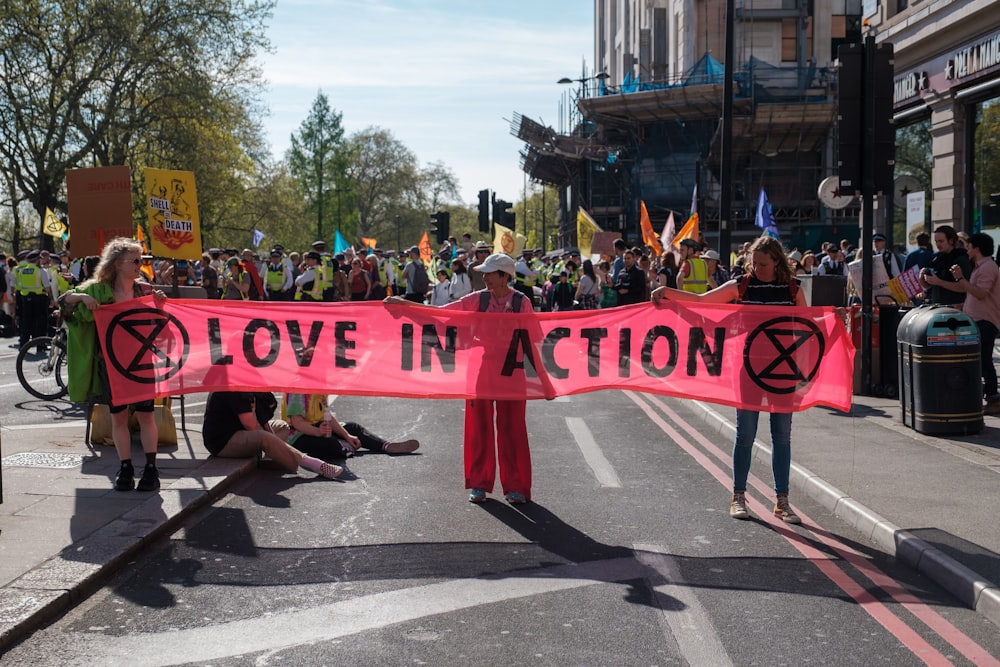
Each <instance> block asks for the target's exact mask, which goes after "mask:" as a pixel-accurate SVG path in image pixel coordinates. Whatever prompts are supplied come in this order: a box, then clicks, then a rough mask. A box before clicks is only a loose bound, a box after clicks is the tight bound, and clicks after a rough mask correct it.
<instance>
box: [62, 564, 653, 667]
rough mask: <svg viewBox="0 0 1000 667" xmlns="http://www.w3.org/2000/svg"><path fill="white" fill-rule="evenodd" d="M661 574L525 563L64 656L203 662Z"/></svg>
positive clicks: (83, 646)
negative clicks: (514, 569) (516, 568)
mask: <svg viewBox="0 0 1000 667" xmlns="http://www.w3.org/2000/svg"><path fill="white" fill-rule="evenodd" d="M654 576H660V575H658V574H657V573H654V572H650V571H649V568H648V567H647V566H645V565H643V564H642V563H641V562H639V561H638V560H637V559H636V558H632V557H629V558H615V559H610V560H603V561H591V562H587V563H582V564H579V565H559V566H556V567H547V568H540V569H537V570H526V571H520V572H518V573H517V575H497V576H492V577H483V578H479V579H457V580H453V581H446V582H442V583H437V584H429V585H427V586H416V587H414V588H407V589H402V590H397V591H390V592H387V593H377V594H375V595H367V596H364V597H360V598H355V599H353V600H344V601H342V602H335V603H332V604H328V605H323V606H320V607H312V608H309V609H297V610H294V611H288V612H284V613H282V612H278V613H270V614H265V615H263V616H261V617H260V618H253V619H245V620H240V621H232V622H229V623H218V624H212V625H207V626H205V627H201V628H190V629H185V630H170V631H165V632H162V633H155V634H138V635H129V636H126V637H114V636H110V635H102V634H99V633H97V632H94V633H73V636H72V639H69V640H68V641H70V642H71V643H72V645H73V646H74V652H75V653H76V654H77V656H74V657H70V656H60V660H61V664H63V665H66V666H69V665H81V666H86V667H90V665H91V664H93V660H94V658H93V656H95V655H99V656H101V661H102V662H103V663H105V664H119V663H120V664H125V663H132V662H135V660H136V646H142V647H143V650H142V661H141V662H142V664H144V665H176V664H187V663H201V662H206V661H209V660H222V659H224V658H230V657H234V656H239V655H246V654H249V653H256V652H260V651H272V652H273V651H275V650H280V649H283V648H291V647H295V646H300V645H302V644H315V643H317V642H323V641H331V640H334V639H339V638H341V637H346V636H349V635H353V634H357V633H359V632H365V631H369V630H378V629H381V628H384V627H387V626H389V625H393V624H396V623H406V622H411V621H415V620H418V619H421V618H427V617H430V616H435V615H438V614H449V613H453V612H456V611H460V610H462V609H469V608H475V607H478V606H481V605H487V604H492V603H496V602H503V601H505V600H514V599H518V598H526V597H531V596H534V595H544V594H547V593H553V592H558V591H564V590H572V589H576V588H582V587H584V586H593V585H595V584H601V583H614V582H618V581H627V580H630V579H649V578H652V577H654Z"/></svg>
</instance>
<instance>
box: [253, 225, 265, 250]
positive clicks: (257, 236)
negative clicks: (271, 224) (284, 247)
mask: <svg viewBox="0 0 1000 667" xmlns="http://www.w3.org/2000/svg"><path fill="white" fill-rule="evenodd" d="M263 240H264V232H262V231H260V230H259V229H255V230H253V247H254V248H259V247H260V242H261V241H263Z"/></svg>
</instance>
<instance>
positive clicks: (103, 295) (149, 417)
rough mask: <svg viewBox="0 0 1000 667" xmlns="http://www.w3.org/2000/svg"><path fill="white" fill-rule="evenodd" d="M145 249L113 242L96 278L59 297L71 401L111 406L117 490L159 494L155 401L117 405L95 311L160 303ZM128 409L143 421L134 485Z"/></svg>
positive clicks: (124, 240) (131, 243)
mask: <svg viewBox="0 0 1000 667" xmlns="http://www.w3.org/2000/svg"><path fill="white" fill-rule="evenodd" d="M141 265H142V246H141V245H139V243H138V242H137V241H134V240H133V239H129V238H122V237H120V238H114V239H111V240H110V241H109V242H108V243H107V244H105V246H104V250H103V252H102V253H101V261H100V263H98V265H97V268H96V269H95V270H94V275H93V277H92V278H89V279H87V280H85V281H84V282H82V283H80V284H79V285H78V286H76V287H75V288H73V289H71V290H70V291H68V292H66V293H65V294H63V295H62V297H61V298H60V306H61V308H62V312H63V317H64V318H65V319H66V326H67V329H68V334H69V335H68V339H67V341H68V348H69V349H68V353H67V357H66V366H67V368H66V370H67V380H68V382H67V384H68V387H67V388H68V389H69V397H70V400H71V401H74V402H77V403H82V402H85V401H87V400H90V399H93V400H94V401H95V402H96V403H103V404H106V405H108V406H109V410H110V412H111V434H112V437H113V439H114V442H115V451H116V452H117V453H118V459H119V461H120V462H121V466H120V468H119V470H118V475H117V477H116V478H115V489H116V490H118V491H131V490H132V489H133V488H136V489H137V490H139V491H156V490H158V489H159V488H160V473H159V470H157V468H156V441H157V435H158V434H157V431H156V421H155V420H154V418H153V401H152V400H148V401H141V402H139V403H132V404H128V405H114V404H113V403H112V401H111V387H110V385H109V383H108V373H107V366H106V364H105V362H104V358H103V356H102V355H101V348H100V345H99V344H98V332H97V325H96V322H95V320H94V311H96V310H98V309H99V308H101V307H102V306H105V305H110V304H114V303H121V302H123V301H131V300H132V299H136V298H139V297H142V296H148V295H149V294H153V295H154V296H155V298H156V302H157V303H158V304H162V303H163V301H164V300H166V298H167V297H166V295H164V294H163V292H161V291H159V290H155V291H154V290H153V288H152V287H151V286H150V285H149V283H147V282H146V281H145V279H144V277H143V275H142V271H141V270H140V267H141ZM129 408H132V409H133V410H135V416H136V420H137V421H138V422H139V432H140V439H141V441H142V451H143V452H145V454H146V463H145V467H144V469H143V472H142V478H141V479H140V480H139V483H138V485H136V483H135V469H134V467H133V465H132V434H131V432H130V431H129V428H128V420H129Z"/></svg>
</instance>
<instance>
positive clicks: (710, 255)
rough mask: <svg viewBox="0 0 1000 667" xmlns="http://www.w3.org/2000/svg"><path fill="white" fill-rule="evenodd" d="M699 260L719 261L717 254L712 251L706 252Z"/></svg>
mask: <svg viewBox="0 0 1000 667" xmlns="http://www.w3.org/2000/svg"><path fill="white" fill-rule="evenodd" d="M701 258H702V259H714V260H715V261H719V253H717V252H715V251H714V250H708V251H706V252H704V253H703V254H702V256H701Z"/></svg>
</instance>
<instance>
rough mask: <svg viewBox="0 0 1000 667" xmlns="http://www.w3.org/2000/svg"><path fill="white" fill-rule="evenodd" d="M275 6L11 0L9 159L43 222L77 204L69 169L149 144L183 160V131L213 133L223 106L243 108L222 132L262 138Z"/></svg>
mask: <svg viewBox="0 0 1000 667" xmlns="http://www.w3.org/2000/svg"><path fill="white" fill-rule="evenodd" d="M273 4H274V3H273V0H261V1H257V0H197V1H195V0H147V1H146V2H143V3H135V2H131V1H130V0H95V1H93V2H84V3H81V2H77V1H76V0H47V1H46V0H0V14H2V16H3V17H4V21H3V22H2V23H0V72H2V75H0V157H2V158H3V161H4V166H5V169H7V170H8V171H6V172H5V173H4V177H5V178H7V179H9V181H10V182H12V184H13V187H14V188H15V189H16V191H17V197H20V198H23V199H26V200H28V201H30V202H31V204H32V206H33V208H34V209H35V211H37V212H38V214H39V219H41V218H42V216H43V215H44V211H45V209H46V208H51V209H53V210H54V211H65V210H66V202H65V193H64V178H65V170H66V169H68V168H74V167H80V166H107V165H121V164H129V162H130V161H131V160H132V159H133V158H135V157H136V154H137V153H136V151H137V150H138V151H140V152H141V154H143V155H144V156H145V157H146V158H148V159H150V160H151V161H155V162H160V163H162V164H164V165H165V164H166V163H173V162H174V161H175V159H176V157H177V154H178V153H180V152H182V151H183V149H184V145H183V139H184V136H185V135H184V132H183V130H184V129H185V128H186V129H187V130H189V131H190V130H191V128H193V127H196V126H197V127H199V128H201V129H202V130H204V132H203V133H202V136H206V135H207V134H211V133H212V130H211V129H210V126H211V125H212V120H213V119H218V117H217V116H214V115H213V111H218V110H219V109H220V107H221V108H225V109H227V110H228V111H229V112H230V113H232V112H234V111H235V113H236V116H235V119H234V118H233V117H232V116H229V117H228V118H227V121H226V123H225V125H223V126H222V127H225V128H226V129H230V128H232V127H233V125H238V126H240V128H241V130H244V131H247V130H249V131H250V133H251V134H252V133H253V132H252V128H253V127H254V124H253V123H252V122H248V121H247V119H249V115H250V113H252V111H253V108H254V103H255V99H256V98H254V94H255V93H253V90H254V89H255V87H256V86H257V85H258V84H259V81H260V73H259V71H258V69H257V68H256V67H255V65H254V57H255V56H256V54H257V52H258V50H260V49H264V48H267V40H266V38H265V37H264V30H263V20H264V19H265V18H266V17H267V16H268V15H269V13H270V10H271V8H272V7H273ZM234 100H236V101H237V103H236V104H233V103H232V102H233V101H234ZM220 102H221V104H220ZM172 129H173V130H175V132H173V133H172V132H171V130H172ZM215 129H216V130H217V131H218V130H219V129H220V126H219V125H218V124H216V125H215ZM240 134H241V135H245V132H240ZM258 134H259V131H258ZM168 139H172V140H179V141H180V143H179V144H178V143H177V142H176V141H175V142H174V143H171V142H170V141H168ZM136 147H138V148H136ZM156 157H159V159H158V160H155V159H154V158H156ZM130 166H132V167H133V168H135V167H136V166H137V165H135V164H132V165H130ZM136 177H137V178H138V177H139V175H138V174H136ZM201 185H202V187H205V185H207V184H206V183H204V182H203V183H202V184H201ZM8 191H9V189H8ZM138 209H139V207H138V206H137V212H138ZM71 222H72V221H71ZM44 238H46V239H48V237H44ZM49 243H50V241H49Z"/></svg>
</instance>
